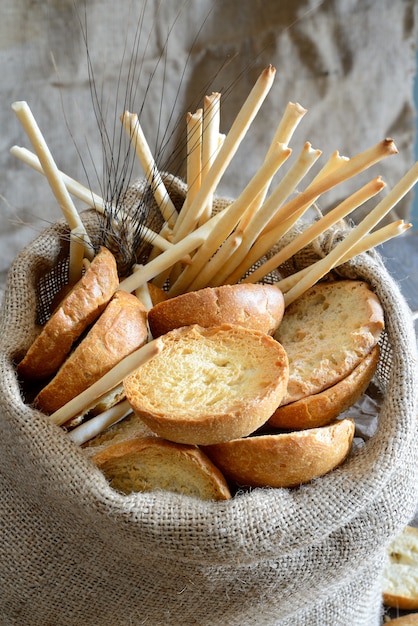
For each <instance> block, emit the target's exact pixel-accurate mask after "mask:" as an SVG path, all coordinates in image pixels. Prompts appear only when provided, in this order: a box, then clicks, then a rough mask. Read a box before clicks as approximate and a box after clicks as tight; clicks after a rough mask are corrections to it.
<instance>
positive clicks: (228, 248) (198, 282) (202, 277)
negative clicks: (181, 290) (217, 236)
mask: <svg viewBox="0 0 418 626" xmlns="http://www.w3.org/2000/svg"><path fill="white" fill-rule="evenodd" d="M241 243H242V232H241V231H239V230H236V231H234V232H233V233H231V234H230V235H229V237H228V238H227V239H226V240H225V241H224V242H223V244H222V245H221V246H220V248H219V249H218V250H217V252H216V254H215V255H214V256H213V257H212V258H211V259H209V261H208V262H207V263H206V265H205V266H204V267H203V268H202V271H201V272H199V274H198V275H197V276H196V278H195V279H194V281H193V282H192V283H191V284H190V285H189V287H188V291H196V290H197V289H202V288H203V287H207V286H211V280H212V278H213V277H214V276H216V274H217V273H218V272H219V271H220V270H221V269H222V268H223V267H224V266H225V264H226V263H228V261H229V259H230V257H231V256H232V255H233V253H234V252H235V250H237V249H238V248H239V246H240V245H241Z"/></svg>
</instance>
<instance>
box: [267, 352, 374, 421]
mask: <svg viewBox="0 0 418 626" xmlns="http://www.w3.org/2000/svg"><path fill="white" fill-rule="evenodd" d="M379 353H380V350H379V346H375V347H374V348H373V349H372V350H371V352H369V354H367V355H366V356H365V358H364V359H363V360H362V361H361V363H360V365H357V367H356V368H354V370H353V371H352V372H351V373H350V374H348V376H346V377H345V378H343V379H342V380H340V381H339V382H337V383H336V384H335V385H332V386H331V387H328V388H327V389H325V390H324V391H321V392H320V393H315V394H312V395H310V396H306V398H302V399H301V400H296V402H291V403H290V404H285V405H283V406H280V407H278V408H277V409H276V411H275V412H274V413H273V415H272V416H271V417H270V419H269V421H268V425H269V426H271V427H272V428H280V429H284V430H303V429H305V428H318V427H319V426H325V424H329V423H330V422H332V421H333V420H335V419H336V418H337V417H338V416H339V415H340V414H341V413H343V411H346V410H347V409H348V408H350V407H351V406H352V405H353V404H355V402H357V400H358V399H359V398H360V397H361V396H362V395H363V394H364V392H365V391H366V389H367V387H368V386H369V383H370V381H371V379H372V378H373V374H374V373H375V371H376V367H377V363H378V360H379Z"/></svg>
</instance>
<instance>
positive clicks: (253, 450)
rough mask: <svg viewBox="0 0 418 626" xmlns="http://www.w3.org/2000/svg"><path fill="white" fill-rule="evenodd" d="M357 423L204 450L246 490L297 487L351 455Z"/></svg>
mask: <svg viewBox="0 0 418 626" xmlns="http://www.w3.org/2000/svg"><path fill="white" fill-rule="evenodd" d="M353 436H354V421H353V420H352V419H344V420H341V421H336V422H334V423H332V424H329V425H327V426H322V427H321V428H312V429H309V430H300V431H297V432H291V433H280V434H272V435H255V436H254V435H253V436H251V437H244V438H242V439H235V440H233V441H227V442H225V443H220V444H217V445H213V446H207V447H205V448H204V450H205V452H206V453H207V455H208V456H209V458H210V459H212V461H213V462H214V463H215V465H216V466H217V467H219V469H220V470H221V472H222V473H223V474H224V476H225V477H226V478H227V479H229V480H231V481H233V482H234V483H235V484H237V485H239V486H243V487H244V486H245V487H296V486H298V485H301V484H303V483H307V482H309V481H311V480H313V479H314V478H318V477H319V476H323V475H324V474H326V473H328V472H330V471H331V470H333V469H335V467H337V466H338V465H340V464H341V463H342V462H343V461H344V460H345V459H346V457H347V455H348V454H349V452H350V449H351V444H352V441H353Z"/></svg>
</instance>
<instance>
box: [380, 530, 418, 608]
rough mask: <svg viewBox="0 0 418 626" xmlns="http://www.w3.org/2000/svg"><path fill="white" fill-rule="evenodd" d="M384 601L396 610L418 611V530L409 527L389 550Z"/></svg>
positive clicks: (384, 582) (384, 580)
mask: <svg viewBox="0 0 418 626" xmlns="http://www.w3.org/2000/svg"><path fill="white" fill-rule="evenodd" d="M383 601H384V603H385V604H386V605H387V606H391V607H394V608H399V609H405V610H416V609H418V528H414V527H413V526H407V527H406V528H405V529H404V530H403V531H402V532H401V533H400V534H399V535H398V537H396V539H395V540H394V541H393V542H392V544H391V545H390V547H389V549H388V557H387V561H386V565H385V569H384V572H383Z"/></svg>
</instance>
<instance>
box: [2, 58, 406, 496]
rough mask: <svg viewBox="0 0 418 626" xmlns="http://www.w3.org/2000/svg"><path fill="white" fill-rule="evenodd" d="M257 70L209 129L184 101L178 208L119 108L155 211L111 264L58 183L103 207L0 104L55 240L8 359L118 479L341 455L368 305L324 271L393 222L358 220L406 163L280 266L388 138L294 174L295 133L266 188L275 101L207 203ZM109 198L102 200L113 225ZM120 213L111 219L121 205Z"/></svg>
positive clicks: (366, 334)
mask: <svg viewBox="0 0 418 626" xmlns="http://www.w3.org/2000/svg"><path fill="white" fill-rule="evenodd" d="M274 75H275V70H274V68H273V67H271V66H269V67H267V68H266V69H265V70H264V71H263V73H262V74H261V76H260V77H259V79H258V81H257V82H256V84H255V85H254V87H253V89H252V90H251V92H250V94H249V96H248V98H247V99H246V101H245V102H244V104H243V106H242V108H241V110H240V111H239V113H238V115H237V117H236V119H235V121H234V122H233V124H232V126H231V128H230V130H229V132H228V133H227V134H226V135H222V134H221V132H220V101H221V95H220V94H219V93H214V94H211V95H210V96H207V97H206V98H205V99H204V103H203V107H202V109H199V110H198V111H196V112H195V113H189V114H188V115H187V120H186V130H187V175H186V178H187V180H186V181H185V182H186V190H187V191H186V194H185V197H184V202H183V204H182V206H180V207H179V206H175V204H174V202H173V201H172V199H171V198H170V194H169V191H168V189H167V187H166V185H165V182H164V178H165V177H164V175H163V174H162V173H161V172H159V171H158V168H157V165H156V162H155V160H154V158H153V156H152V154H151V151H150V149H149V146H148V144H147V142H146V138H145V136H144V133H143V131H142V129H141V126H140V122H139V119H138V117H137V116H136V115H135V114H132V113H130V112H128V111H125V112H124V113H123V115H122V117H121V122H122V124H123V126H124V128H125V130H126V132H127V134H128V136H129V138H130V140H131V143H132V147H133V148H134V149H135V152H136V154H137V156H138V160H139V162H140V163H141V165H142V167H143V170H144V174H145V180H146V183H147V186H148V187H149V188H150V189H151V191H152V194H153V198H154V202H155V206H156V207H157V208H156V210H158V211H159V212H160V214H161V218H162V221H163V222H164V225H163V227H162V228H161V230H160V231H159V232H154V231H153V230H152V229H151V228H150V227H149V224H143V225H142V226H143V237H144V239H145V240H146V241H147V242H148V243H149V244H150V246H151V251H150V253H149V257H148V260H147V262H146V263H143V264H141V265H135V264H133V265H132V271H131V272H130V274H129V275H127V276H126V275H125V276H123V277H121V276H119V271H118V266H117V262H116V260H115V254H114V253H115V252H117V251H115V250H113V251H110V250H109V249H107V248H106V247H105V246H104V245H97V243H96V247H93V243H92V241H91V239H90V236H89V234H88V233H87V231H86V229H85V227H84V225H83V222H82V220H81V218H80V216H79V214H78V213H77V210H76V209H75V206H74V204H73V201H72V199H71V195H74V196H75V197H77V198H79V199H81V200H84V201H85V202H86V203H87V204H88V205H89V206H90V207H93V208H94V209H95V210H96V211H98V212H99V213H106V211H109V210H110V211H112V210H113V209H114V207H108V206H106V203H105V202H104V201H103V200H102V199H101V198H99V197H98V196H97V195H96V194H93V193H92V192H91V191H90V190H88V189H86V188H84V187H83V186H82V185H81V184H79V183H77V182H76V181H74V180H73V179H71V178H70V177H68V176H67V175H65V174H64V173H63V172H61V171H60V170H59V169H58V167H57V165H56V164H55V161H54V159H53V157H52V155H51V153H50V151H49V149H48V147H47V145H46V142H45V139H44V138H43V136H42V133H41V131H40V129H39V128H38V126H37V124H36V121H35V119H34V117H33V115H32V113H31V111H30V109H29V107H28V105H27V104H26V103H25V102H16V103H14V105H13V109H14V111H15V113H16V114H17V116H18V118H19V120H20V122H21V123H22V125H23V127H24V128H25V130H26V132H27V135H28V137H29V139H30V140H31V143H32V145H33V147H34V149H35V153H36V154H33V153H31V152H30V151H29V150H26V149H24V148H20V147H17V146H15V147H14V148H12V152H13V154H15V155H16V156H17V157H19V158H21V159H22V160H24V161H25V162H26V163H28V164H29V165H30V166H32V167H34V168H35V169H37V170H38V171H39V172H40V173H42V174H44V175H45V176H46V177H47V179H48V181H49V183H50V186H51V189H52V191H53V193H54V195H55V197H56V198H57V201H58V203H59V206H60V207H61V208H62V210H63V212H64V216H65V218H66V219H67V222H68V226H69V230H70V237H71V239H70V248H69V256H70V262H69V275H68V289H67V290H66V293H65V294H64V295H63V294H60V295H61V299H60V300H59V301H58V303H57V304H56V308H55V309H54V310H53V311H52V312H51V315H50V318H49V320H48V321H47V322H46V324H45V325H44V327H43V328H42V329H41V331H40V334H39V336H38V337H37V339H36V340H35V341H34V342H33V344H32V345H31V346H30V347H29V348H28V351H27V353H26V355H24V357H23V358H22V360H21V361H20V362H19V363H18V366H17V369H18V373H19V376H20V377H21V379H22V381H23V384H24V385H26V387H27V388H30V389H31V393H32V396H31V401H32V402H33V405H34V407H35V408H37V409H39V410H40V411H42V412H43V413H45V414H46V415H48V416H49V417H48V418H49V419H50V420H51V422H52V423H53V424H56V425H58V426H61V427H63V428H64V429H65V430H66V431H67V434H68V437H70V438H71V439H72V440H73V441H74V442H75V443H77V444H79V445H81V446H83V449H84V450H85V453H86V454H89V456H90V457H91V459H92V461H93V462H95V463H96V464H97V465H98V467H99V468H100V469H101V470H102V471H103V472H104V473H105V475H106V476H107V478H108V480H109V482H110V484H111V486H112V487H113V488H115V489H118V490H120V491H122V492H124V493H129V492H131V491H143V490H150V489H168V490H170V491H175V492H179V493H183V494H187V495H191V496H197V497H200V498H205V499H226V498H229V497H231V494H232V493H233V491H234V489H236V488H237V487H240V488H242V487H263V486H271V487H292V488H293V487H296V486H298V485H300V484H302V483H305V482H308V481H311V480H313V479H314V478H317V477H319V476H322V475H324V474H326V473H327V472H329V471H331V470H333V469H335V468H336V467H338V466H339V465H341V464H342V463H343V462H344V460H345V459H346V458H347V456H348V455H349V452H350V449H351V444H352V440H353V435H354V428H355V425H354V423H353V420H351V419H344V418H342V419H339V418H341V416H342V414H343V412H344V411H345V410H346V409H347V408H348V407H350V406H351V405H352V404H353V403H355V402H356V401H357V400H358V398H359V397H360V396H361V395H362V394H363V393H364V391H365V390H366V388H367V387H368V385H369V382H370V381H371V379H372V377H373V374H374V372H375V370H376V367H377V362H378V358H379V339H380V336H381V333H382V330H383V328H384V312H383V310H382V307H381V305H380V303H379V301H378V299H377V297H376V295H375V294H374V293H373V291H372V290H371V288H370V287H369V286H368V285H367V284H366V283H364V282H363V281H360V280H348V279H341V278H339V277H338V276H337V275H336V274H335V273H334V272H333V270H335V268H337V267H338V266H340V265H342V264H344V263H347V261H350V260H351V259H353V258H354V257H355V256H357V255H359V254H361V253H363V252H365V251H367V250H370V249H371V248H374V247H375V246H377V245H379V244H381V243H383V242H384V241H386V240H387V239H389V238H391V237H394V236H397V235H399V234H401V233H403V232H404V231H405V230H407V229H408V228H409V227H410V224H405V223H404V222H403V221H402V220H400V221H396V222H393V223H390V224H389V225H386V226H384V227H380V228H376V226H377V225H378V224H379V222H380V221H381V220H382V219H383V218H384V217H385V216H387V215H388V213H389V212H390V211H391V210H392V208H393V207H394V206H395V205H396V204H397V202H399V201H400V199H401V198H403V196H404V195H405V194H406V193H407V192H408V191H409V190H410V189H411V188H412V187H413V185H414V184H415V182H416V180H417V178H418V164H415V166H413V167H412V168H411V170H410V171H409V172H407V173H406V175H405V176H404V177H403V178H402V180H400V181H399V183H398V184H397V185H395V187H394V188H393V189H392V190H390V191H389V192H388V193H387V194H386V196H385V197H384V198H383V199H382V200H381V201H380V202H378V204H377V205H376V206H375V208H373V209H372V210H370V212H369V213H368V215H367V216H366V217H365V218H364V219H363V220H362V221H361V222H360V223H359V224H358V225H357V226H355V227H352V228H348V227H347V229H346V231H345V236H344V237H343V238H342V239H341V240H340V241H339V242H338V243H337V244H336V245H335V246H334V247H333V248H332V249H331V250H330V251H328V253H326V254H323V255H322V256H319V258H317V259H315V261H314V262H311V263H308V264H306V265H305V266H304V267H302V268H301V269H299V270H298V271H293V272H291V273H290V274H288V275H287V274H283V273H282V272H281V270H282V268H283V267H285V266H286V265H288V264H289V262H290V261H291V260H292V259H293V258H294V257H295V255H297V254H299V253H301V251H302V252H303V251H305V250H307V249H308V248H309V246H311V245H312V244H315V242H317V241H318V239H319V238H320V237H321V236H323V234H324V233H327V232H332V229H333V228H334V227H335V226H336V224H341V222H342V221H344V219H345V218H346V217H347V216H349V215H350V214H351V213H352V212H353V211H354V210H355V209H356V208H358V207H359V206H361V205H362V204H364V203H365V202H366V201H368V200H370V199H371V198H372V197H374V196H375V195H376V194H378V193H379V192H380V191H381V190H382V189H383V188H384V187H385V183H384V182H383V181H382V179H381V178H380V177H377V178H374V179H372V180H371V181H370V182H369V183H367V184H366V185H364V186H362V187H361V188H360V189H358V190H356V191H354V193H353V194H352V195H351V196H349V197H348V198H347V199H345V200H344V201H343V202H341V203H340V204H339V205H338V206H336V207H335V208H334V209H332V210H330V211H329V212H328V213H327V214H326V215H324V216H320V218H319V219H316V220H315V221H313V222H312V223H310V224H308V225H307V226H306V225H305V227H304V228H303V229H299V228H298V224H299V223H300V221H301V218H302V217H303V216H304V215H305V213H306V212H307V211H308V209H309V208H310V207H312V206H313V205H314V204H315V203H316V201H317V200H318V198H319V197H320V196H321V195H322V194H324V193H325V192H327V191H328V190H330V189H331V188H333V187H335V186H336V185H338V184H340V183H342V182H344V181H346V180H348V179H351V178H353V177H355V176H356V175H357V174H359V173H360V172H363V171H364V170H366V169H367V168H369V167H370V166H372V165H373V164H375V163H377V162H378V161H380V160H381V159H383V158H385V157H387V156H390V155H393V154H396V152H397V149H396V147H395V145H394V142H393V141H392V140H391V139H385V140H383V141H381V142H380V143H379V144H377V145H376V146H374V147H372V148H370V149H369V150H366V151H365V152H363V153H360V154H358V155H356V156H354V157H351V158H346V157H342V156H340V155H339V153H338V152H335V153H334V154H333V155H332V156H331V158H330V159H329V160H328V162H326V163H325V165H324V166H323V167H322V168H321V169H320V171H319V173H318V174H317V175H316V176H315V177H314V178H313V180H312V181H311V182H310V183H309V184H308V185H306V187H305V188H302V189H301V186H302V185H303V180H304V178H305V176H306V175H307V174H308V172H309V171H310V170H311V168H312V166H313V165H314V164H315V163H316V161H317V160H318V159H319V157H320V156H321V151H320V150H316V149H314V148H312V146H311V144H310V143H309V142H306V143H305V145H304V146H303V149H302V151H301V152H300V154H299V155H297V156H296V158H295V160H294V163H293V164H291V165H290V167H289V168H288V169H287V171H286V173H285V174H284V175H283V176H282V177H281V178H280V179H279V182H278V183H277V184H274V185H273V179H275V178H276V175H277V173H278V172H279V170H280V168H281V166H282V165H283V164H284V163H285V162H286V161H287V160H288V159H290V157H291V155H292V150H291V148H290V147H289V144H290V142H291V138H292V136H293V133H294V131H295V130H296V128H297V126H298V125H299V123H300V121H301V120H302V118H303V116H304V115H305V113H306V110H305V109H304V108H303V107H302V106H300V105H299V104H293V103H289V104H288V106H287V107H286V110H285V111H284V114H283V117H282V118H281V120H280V122H279V124H278V127H277V130H276V132H275V134H274V136H273V138H272V141H271V144H270V147H269V148H268V150H267V152H266V156H265V159H264V161H263V162H262V163H261V165H260V167H259V169H258V170H257V171H256V173H255V175H254V176H253V178H252V179H251V180H250V181H249V182H248V184H247V185H246V187H245V189H244V190H243V191H242V193H241V194H240V195H238V197H237V198H236V199H235V200H234V201H232V202H224V203H221V206H220V205H219V202H217V196H216V190H217V187H218V185H219V182H220V181H221V179H222V177H223V176H224V174H225V172H226V171H227V168H228V165H229V164H230V162H231V160H232V158H233V157H234V155H235V153H236V151H237V149H238V147H239V146H240V144H241V142H242V141H243V140H244V137H245V135H246V133H247V131H248V129H249V127H250V125H251V123H252V121H253V120H254V118H255V116H256V114H257V112H258V110H259V109H260V107H261V105H262V103H263V101H264V99H265V98H266V96H267V94H268V92H269V90H270V88H271V86H272V83H273V80H274ZM121 212H122V213H123V210H122V211H119V212H118V211H117V210H115V211H114V213H113V214H112V215H113V216H114V220H115V228H117V220H118V219H121ZM122 219H123V220H124V226H125V227H126V220H127V219H131V216H128V218H127V217H126V215H122ZM289 233H294V234H293V236H291V237H289ZM100 243H101V244H103V242H99V244H100ZM132 256H133V258H134V257H135V250H133V251H132ZM28 397H29V396H28Z"/></svg>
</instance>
